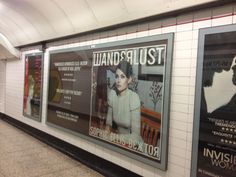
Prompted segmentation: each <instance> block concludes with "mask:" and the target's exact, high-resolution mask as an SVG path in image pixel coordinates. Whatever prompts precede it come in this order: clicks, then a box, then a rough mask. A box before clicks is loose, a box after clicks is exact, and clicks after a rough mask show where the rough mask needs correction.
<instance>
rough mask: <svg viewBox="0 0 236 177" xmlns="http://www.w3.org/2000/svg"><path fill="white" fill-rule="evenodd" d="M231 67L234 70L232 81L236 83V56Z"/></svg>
mask: <svg viewBox="0 0 236 177" xmlns="http://www.w3.org/2000/svg"><path fill="white" fill-rule="evenodd" d="M231 69H232V70H233V77H232V82H233V84H234V85H236V56H235V57H234V59H233V62H232V65H231Z"/></svg>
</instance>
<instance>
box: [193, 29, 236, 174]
mask: <svg viewBox="0 0 236 177" xmlns="http://www.w3.org/2000/svg"><path fill="white" fill-rule="evenodd" d="M196 173H197V175H196V176H197V177H235V176H236V32H235V31H233V32H232V31H229V32H222V33H220V32H218V33H210V34H206V35H205V40H204V50H203V69H202V88H201V104H200V127H199V145H198V157H197V172H196Z"/></svg>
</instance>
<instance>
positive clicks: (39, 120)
mask: <svg viewBox="0 0 236 177" xmlns="http://www.w3.org/2000/svg"><path fill="white" fill-rule="evenodd" d="M35 55H40V56H41V84H40V110H39V118H35V117H34V116H30V115H28V114H25V112H24V93H25V71H26V68H25V67H26V65H25V60H26V58H27V57H30V56H35ZM43 75H44V53H43V52H42V51H39V52H34V53H29V54H25V55H24V82H23V83H24V86H23V88H24V89H23V105H22V106H23V109H22V114H23V116H24V117H27V118H30V119H33V120H35V121H38V122H41V121H42V111H43V108H42V106H43V103H42V101H43V81H44V79H43Z"/></svg>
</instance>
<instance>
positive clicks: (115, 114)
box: [106, 89, 142, 142]
mask: <svg viewBox="0 0 236 177" xmlns="http://www.w3.org/2000/svg"><path fill="white" fill-rule="evenodd" d="M108 105H109V108H108V113H107V120H106V124H107V125H110V126H112V121H114V122H115V123H116V124H117V130H118V132H117V133H118V134H124V136H125V139H126V142H128V141H129V139H130V138H131V139H133V140H137V141H138V142H140V141H142V138H141V136H140V130H141V129H140V127H141V122H140V120H141V115H140V99H139V96H138V95H137V94H136V93H135V92H133V91H131V90H130V89H127V90H126V91H125V94H124V95H122V96H120V95H117V94H116V92H115V91H114V90H111V91H110V93H109V95H108Z"/></svg>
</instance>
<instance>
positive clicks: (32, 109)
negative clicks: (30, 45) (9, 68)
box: [23, 53, 42, 121]
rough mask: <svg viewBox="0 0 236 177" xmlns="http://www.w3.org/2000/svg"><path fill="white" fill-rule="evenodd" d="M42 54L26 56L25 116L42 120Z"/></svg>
mask: <svg viewBox="0 0 236 177" xmlns="http://www.w3.org/2000/svg"><path fill="white" fill-rule="evenodd" d="M41 84H42V53H35V54H29V55H26V56H25V75H24V101H23V115H24V116H26V117H29V118H32V119H35V120H38V121H40V120H41V102H42V100H41V95H42V93H41Z"/></svg>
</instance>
